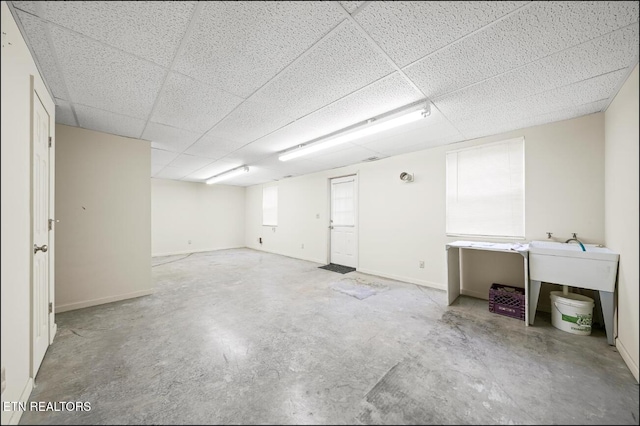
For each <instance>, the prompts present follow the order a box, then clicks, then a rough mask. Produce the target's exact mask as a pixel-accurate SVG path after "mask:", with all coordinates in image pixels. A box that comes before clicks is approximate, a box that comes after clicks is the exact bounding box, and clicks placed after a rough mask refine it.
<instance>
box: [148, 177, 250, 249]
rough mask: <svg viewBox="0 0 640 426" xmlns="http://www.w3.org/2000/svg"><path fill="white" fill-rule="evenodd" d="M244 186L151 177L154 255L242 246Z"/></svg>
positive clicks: (152, 244) (152, 247)
mask: <svg viewBox="0 0 640 426" xmlns="http://www.w3.org/2000/svg"><path fill="white" fill-rule="evenodd" d="M244 193H245V188H244V187H238V186H229V185H206V184H203V183H195V182H179V181H174V180H166V179H151V253H152V255H153V256H165V255H169V254H181V253H194V252H199V251H210V250H220V249H227V248H234V247H244V198H245V197H244Z"/></svg>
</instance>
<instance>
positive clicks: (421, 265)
mask: <svg viewBox="0 0 640 426" xmlns="http://www.w3.org/2000/svg"><path fill="white" fill-rule="evenodd" d="M418 266H419V267H420V268H422V269H424V260H421V261H420V263H418Z"/></svg>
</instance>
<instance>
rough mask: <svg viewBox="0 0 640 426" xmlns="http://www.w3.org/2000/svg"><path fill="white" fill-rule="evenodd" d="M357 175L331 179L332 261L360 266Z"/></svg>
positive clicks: (354, 266)
mask: <svg viewBox="0 0 640 426" xmlns="http://www.w3.org/2000/svg"><path fill="white" fill-rule="evenodd" d="M357 182H358V181H357V177H356V176H355V175H354V176H346V177H341V178H334V179H331V224H330V226H329V228H330V230H331V233H330V234H331V241H330V246H331V263H335V264H337V265H343V266H350V267H352V268H356V267H357V266H358V228H357V224H358V223H357V214H356V209H357Z"/></svg>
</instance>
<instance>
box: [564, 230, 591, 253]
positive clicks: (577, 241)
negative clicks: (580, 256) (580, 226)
mask: <svg viewBox="0 0 640 426" xmlns="http://www.w3.org/2000/svg"><path fill="white" fill-rule="evenodd" d="M570 241H575V242H576V243H578V244H580V248H581V249H582V251H587V250H585V248H584V244H582V241H580V240H579V239H578V237H577V236H576V233H575V232H574V233H573V237H571V238H569V239H568V240H567V241H565V243H568V242H570Z"/></svg>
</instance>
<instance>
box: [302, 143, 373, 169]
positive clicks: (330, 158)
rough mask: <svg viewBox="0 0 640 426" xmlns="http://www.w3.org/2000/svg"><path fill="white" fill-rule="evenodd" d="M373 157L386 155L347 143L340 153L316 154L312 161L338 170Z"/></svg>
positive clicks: (322, 152)
mask: <svg viewBox="0 0 640 426" xmlns="http://www.w3.org/2000/svg"><path fill="white" fill-rule="evenodd" d="M371 157H384V155H382V154H380V153H379V152H376V151H373V150H371V149H367V148H364V147H362V146H358V145H353V144H350V143H346V144H344V145H343V149H341V150H339V151H334V152H327V153H324V151H321V152H318V153H317V154H314V155H313V156H312V157H311V161H313V162H314V163H319V164H323V165H326V166H327V167H329V168H336V167H343V166H347V165H350V164H356V163H362V162H363V161H364V160H366V159H367V158H371ZM291 161H293V160H291Z"/></svg>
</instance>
